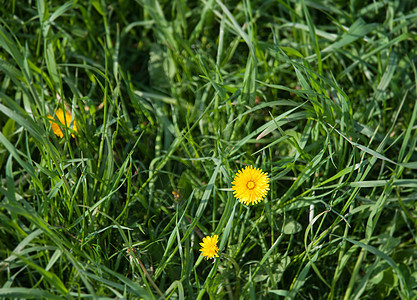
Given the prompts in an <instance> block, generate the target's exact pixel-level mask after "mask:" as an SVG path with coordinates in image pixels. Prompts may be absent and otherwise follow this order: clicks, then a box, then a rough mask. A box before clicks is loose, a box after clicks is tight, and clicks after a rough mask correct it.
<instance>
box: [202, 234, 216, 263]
mask: <svg viewBox="0 0 417 300" xmlns="http://www.w3.org/2000/svg"><path fill="white" fill-rule="evenodd" d="M218 241H219V236H218V235H212V236H206V237H205V238H203V242H202V243H200V246H201V249H200V251H201V255H202V256H205V257H206V259H209V258H214V257H219V255H218V254H217V252H218V251H219V247H217V242H218Z"/></svg>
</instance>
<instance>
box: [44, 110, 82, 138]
mask: <svg viewBox="0 0 417 300" xmlns="http://www.w3.org/2000/svg"><path fill="white" fill-rule="evenodd" d="M55 115H56V117H57V118H58V120H59V122H60V123H61V124H60V125H61V126H64V127H70V123H71V114H70V113H69V112H67V111H65V117H64V111H63V110H62V109H61V108H59V109H58V110H57V111H56V112H55ZM48 119H49V122H50V123H51V124H52V125H51V126H52V130H53V131H54V133H55V135H56V136H57V137H60V138H62V137H64V133H63V132H62V130H61V128H60V127H59V125H58V123H57V121H55V119H54V117H52V116H51V115H48ZM72 123H73V125H72V130H74V131H75V132H77V122H76V121H75V118H74V121H73V122H72ZM64 124H65V125H64ZM71 136H72V137H74V138H75V135H74V134H71Z"/></svg>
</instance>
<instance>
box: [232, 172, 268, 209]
mask: <svg viewBox="0 0 417 300" xmlns="http://www.w3.org/2000/svg"><path fill="white" fill-rule="evenodd" d="M232 190H233V191H234V192H233V194H234V195H235V197H236V199H238V200H239V202H241V203H243V204H246V205H249V204H252V205H253V204H257V203H258V202H261V201H262V200H263V198H264V197H265V196H266V194H267V193H268V191H269V178H268V173H264V172H262V170H260V169H257V168H254V167H253V166H248V167H246V168H244V169H242V170H240V171H239V172H238V173H236V176H235V178H234V180H233V182H232Z"/></svg>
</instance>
